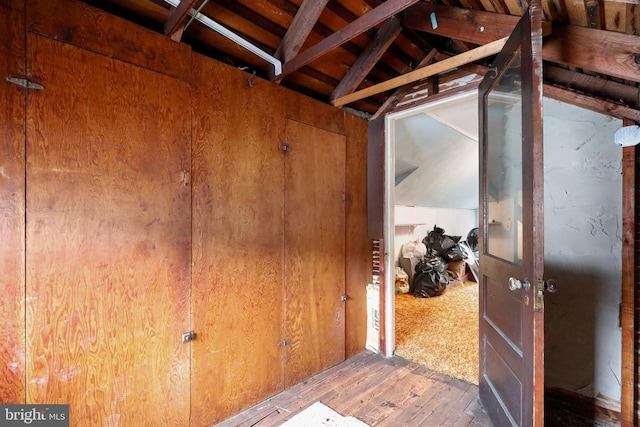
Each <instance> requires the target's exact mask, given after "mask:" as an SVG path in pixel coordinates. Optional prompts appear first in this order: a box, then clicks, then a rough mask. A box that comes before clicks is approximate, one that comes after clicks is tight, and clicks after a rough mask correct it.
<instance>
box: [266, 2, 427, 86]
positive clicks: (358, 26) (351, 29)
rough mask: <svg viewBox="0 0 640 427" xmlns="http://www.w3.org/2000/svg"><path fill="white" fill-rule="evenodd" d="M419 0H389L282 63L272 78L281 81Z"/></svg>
mask: <svg viewBox="0 0 640 427" xmlns="http://www.w3.org/2000/svg"><path fill="white" fill-rule="evenodd" d="M418 1H419V0H387V1H386V2H384V3H382V4H381V5H380V6H378V7H376V8H375V9H373V10H371V11H370V12H369V13H367V14H365V15H362V16H361V17H359V18H358V19H356V20H355V21H353V22H351V23H349V24H347V26H346V27H344V28H343V29H341V30H340V31H337V32H335V33H333V34H331V35H330V36H328V37H327V38H325V39H324V40H323V41H321V42H320V43H318V44H316V45H314V46H312V47H310V48H308V49H307V50H305V51H303V52H302V53H300V54H298V55H297V56H295V57H294V58H293V59H291V60H289V61H287V62H285V63H284V64H282V74H280V75H279V76H277V77H275V78H273V79H272V80H273V81H275V82H280V81H281V80H282V79H283V78H284V77H286V76H287V75H289V74H291V73H293V72H295V71H297V70H299V69H300V68H302V67H304V66H305V65H307V64H309V63H311V62H312V61H314V60H316V59H318V58H319V57H321V56H322V55H324V54H325V53H327V52H329V51H330V50H332V49H334V48H336V47H337V46H340V45H341V44H343V43H346V42H347V41H349V40H351V39H353V38H355V37H357V36H359V35H360V34H362V33H364V32H365V31H367V30H369V29H371V28H373V27H374V26H376V25H378V24H379V23H381V22H383V21H385V20H386V19H388V18H390V17H392V16H393V15H396V14H398V13H400V12H402V11H403V10H404V9H406V8H407V7H409V6H411V5H413V4H415V3H417V2H418Z"/></svg>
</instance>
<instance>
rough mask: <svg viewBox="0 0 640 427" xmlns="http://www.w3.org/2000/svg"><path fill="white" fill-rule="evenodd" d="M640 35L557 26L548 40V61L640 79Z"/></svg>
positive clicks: (545, 50) (545, 53)
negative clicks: (639, 36)
mask: <svg viewBox="0 0 640 427" xmlns="http://www.w3.org/2000/svg"><path fill="white" fill-rule="evenodd" d="M638 40H639V38H638V36H636V35H632V34H623V33H616V32H613V31H604V30H596V29H593V28H583V27H577V26H573V25H562V26H557V27H554V28H553V35H551V36H549V37H548V38H546V39H545V40H544V44H543V46H542V58H543V59H544V60H545V61H551V62H556V63H558V64H563V65H568V66H571V67H577V68H582V69H585V70H590V71H594V72H596V73H600V74H605V75H607V76H612V77H618V78H620V79H624V80H631V81H634V82H640V43H638Z"/></svg>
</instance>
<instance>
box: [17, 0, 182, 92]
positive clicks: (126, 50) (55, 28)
mask: <svg viewBox="0 0 640 427" xmlns="http://www.w3.org/2000/svg"><path fill="white" fill-rule="evenodd" d="M27 10H28V11H29V13H28V16H27V28H28V29H29V30H31V31H34V32H36V33H39V34H43V35H47V36H49V37H52V38H55V39H58V40H62V41H64V42H66V43H71V44H73V45H76V46H82V47H84V48H88V49H90V50H93V51H95V52H100V53H103V54H105V55H108V56H111V57H114V58H119V59H122V60H124V61H127V62H131V63H133V64H138V65H140V66H142V67H145V68H149V69H151V70H154V71H158V72H160V73H164V74H168V75H170V76H174V77H177V78H179V79H182V80H186V81H189V79H190V67H191V64H190V62H189V57H190V55H191V48H190V47H189V46H188V45H186V44H182V43H168V42H167V38H166V37H165V36H164V35H162V34H157V33H154V32H153V31H151V30H148V29H146V28H143V27H141V26H139V25H135V24H133V23H131V22H128V21H125V20H123V19H120V18H117V17H115V16H113V15H111V14H108V13H106V12H103V11H101V10H99V9H96V8H94V7H92V6H89V5H87V4H85V3H83V2H80V1H76V0H73V1H68V0H27ZM167 14H168V13H167ZM143 40H144V42H141V41H143Z"/></svg>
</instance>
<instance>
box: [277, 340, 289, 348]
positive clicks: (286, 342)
mask: <svg viewBox="0 0 640 427" xmlns="http://www.w3.org/2000/svg"><path fill="white" fill-rule="evenodd" d="M289 344H291V340H284V341H280V342H279V343H278V345H279V346H280V347H284V346H285V345H289Z"/></svg>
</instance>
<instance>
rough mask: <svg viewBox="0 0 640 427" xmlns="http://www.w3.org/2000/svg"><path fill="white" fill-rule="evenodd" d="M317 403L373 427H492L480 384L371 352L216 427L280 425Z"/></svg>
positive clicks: (351, 359) (294, 387)
mask: <svg viewBox="0 0 640 427" xmlns="http://www.w3.org/2000/svg"><path fill="white" fill-rule="evenodd" d="M316 401H320V402H322V403H324V404H325V405H327V406H329V407H330V408H332V409H333V410H335V411H337V412H338V413H340V414H342V415H344V416H353V417H356V418H358V419H360V420H362V421H364V422H365V423H367V424H368V425H370V426H415V427H417V426H429V427H435V426H447V427H462V426H464V427H492V424H491V421H490V420H489V417H488V416H487V414H486V412H485V411H484V408H483V407H482V404H481V403H480V401H479V400H478V387H477V386H476V385H474V384H471V383H468V382H465V381H462V380H458V379H456V378H451V377H447V376H446V375H443V374H441V373H438V372H434V371H430V370H428V369H427V368H425V367H424V366H422V365H418V364H415V363H413V362H409V361H407V360H405V359H402V358H400V357H392V358H385V357H383V356H380V355H378V354H374V353H372V352H369V351H364V352H362V353H359V354H357V355H356V356H354V357H352V358H350V359H348V360H346V361H345V362H343V363H340V364H339V365H336V366H334V367H332V368H330V369H328V370H326V371H324V372H322V373H320V374H318V375H316V376H314V377H312V378H310V379H309V380H307V381H305V382H303V383H301V384H298V385H296V386H293V387H291V388H289V389H287V390H285V391H284V392H282V393H280V394H278V395H276V396H274V397H272V398H270V399H268V400H266V401H264V402H262V403H260V404H258V405H256V406H254V407H252V408H249V409H247V410H246V411H244V412H242V413H240V414H238V415H236V416H234V417H232V418H229V419H228V420H226V421H224V422H222V423H220V424H218V426H219V427H231V426H234V427H235V426H244V427H249V426H260V427H268V426H278V425H280V424H281V423H283V422H284V421H286V420H288V419H289V418H291V417H292V416H294V415H295V414H297V413H298V412H300V411H301V410H303V409H305V408H306V407H307V406H309V405H311V404H312V403H314V402H316Z"/></svg>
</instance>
